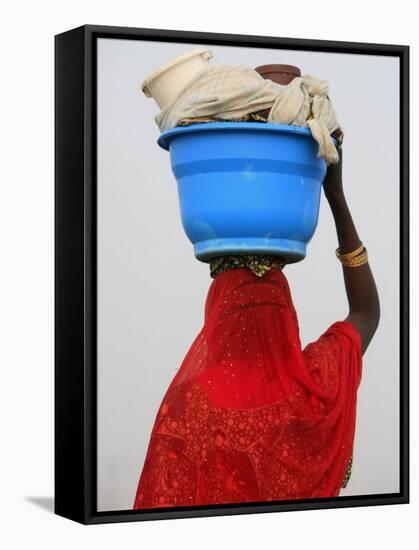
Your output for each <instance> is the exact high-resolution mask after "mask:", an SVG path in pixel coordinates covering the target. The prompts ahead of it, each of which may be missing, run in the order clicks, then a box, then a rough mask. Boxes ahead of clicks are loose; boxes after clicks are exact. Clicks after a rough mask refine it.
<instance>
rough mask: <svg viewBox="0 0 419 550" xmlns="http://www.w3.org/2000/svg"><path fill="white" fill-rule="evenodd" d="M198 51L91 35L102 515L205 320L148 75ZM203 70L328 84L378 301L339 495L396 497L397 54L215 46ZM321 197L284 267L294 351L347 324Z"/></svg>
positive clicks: (201, 283)
mask: <svg viewBox="0 0 419 550" xmlns="http://www.w3.org/2000/svg"><path fill="white" fill-rule="evenodd" d="M200 45H201V44H195V45H194V44H167V43H164V42H157V43H156V42H146V41H144V42H143V41H132V40H113V39H112V40H110V39H101V40H100V42H99V48H98V289H99V294H98V428H99V434H98V506H99V509H100V510H117V509H127V508H131V507H132V504H133V499H134V495H135V491H136V487H137V483H138V478H139V474H140V471H141V468H142V465H143V461H144V457H145V452H146V450H147V445H148V441H149V435H150V430H151V427H152V424H153V422H154V417H155V414H156V411H157V408H158V406H159V404H160V401H161V398H162V396H163V393H164V392H165V390H166V388H167V386H168V384H169V382H170V380H171V379H172V377H173V376H174V374H175V372H176V370H177V369H178V368H179V366H180V363H181V361H182V359H183V357H184V355H185V354H186V352H187V350H188V348H189V346H190V344H191V343H192V340H193V338H194V337H195V335H196V333H197V332H198V331H199V329H200V328H201V326H202V322H203V304H204V299H205V296H206V292H207V289H208V286H209V284H210V282H211V279H210V277H209V269H208V266H207V265H206V264H202V263H199V262H198V261H196V260H195V259H194V256H193V251H192V245H191V244H190V243H189V241H188V240H187V238H186V236H185V235H184V233H183V229H182V227H181V222H180V215H179V207H178V200H177V190H176V181H175V179H174V176H173V175H172V173H171V169H170V161H169V155H168V153H167V152H166V151H163V150H162V149H160V148H159V147H158V146H157V144H156V139H157V138H158V136H159V130H158V127H157V125H156V124H155V122H154V115H155V114H156V113H157V112H158V107H157V105H156V104H155V103H154V101H153V100H152V99H147V98H145V96H143V95H142V93H141V91H140V84H141V82H142V81H143V79H144V78H145V77H146V76H148V74H149V73H151V72H152V71H153V70H154V69H156V68H157V67H159V66H160V65H161V64H163V63H165V62H167V61H168V60H170V59H172V58H173V57H175V56H176V55H179V54H181V53H183V52H185V51H188V50H191V49H193V48H195V47H197V46H200ZM210 48H211V50H212V52H213V54H214V59H213V60H212V61H211V62H212V63H243V64H247V65H250V66H252V67H256V66H257V65H261V64H265V63H287V64H294V65H297V66H299V67H300V68H301V69H302V71H303V73H305V74H314V75H316V76H318V77H320V78H324V79H327V80H328V81H329V84H330V94H331V98H332V100H333V102H334V105H335V108H336V111H337V113H338V117H339V120H340V122H341V124H342V126H343V128H344V130H345V142H344V187H345V190H346V195H347V198H348V203H349V206H350V209H351V211H352V214H353V218H354V221H355V223H356V225H357V229H358V232H359V235H360V237H361V239H362V240H363V242H364V243H365V245H366V246H367V248H368V251H369V255H370V264H371V267H372V269H373V272H374V275H375V278H376V283H377V286H378V290H379V293H380V299H381V308H382V316H381V322H380V326H379V329H378V331H377V333H376V336H375V338H374V340H373V341H372V343H371V344H370V347H369V349H368V350H367V352H366V354H365V355H364V366H363V369H364V370H363V381H362V384H361V387H360V391H359V405H358V421H357V432H356V440H355V450H354V465H353V472H352V478H351V481H350V483H349V485H348V487H347V489H345V490H343V491H342V492H341V494H342V495H360V494H374V493H391V492H397V491H398V490H399V484H398V480H399V463H398V457H399V431H398V426H399V414H398V411H399V400H398V395H399V336H398V330H399V298H398V292H399V227H398V224H399V158H398V147H399V142H398V131H399V130H398V128H399V118H398V108H399V107H398V106H399V89H398V82H399V81H398V78H399V66H398V60H397V59H396V58H390V57H376V56H360V55H343V54H325V53H310V52H295V51H278V50H266V49H254V48H236V47H213V46H210ZM336 247H337V238H336V232H335V227H334V223H333V218H332V215H331V212H330V210H329V207H328V204H327V201H326V200H325V199H324V197H322V202H321V208H320V219H319V224H318V227H317V231H316V234H315V236H314V238H313V239H312V241H311V243H310V245H309V248H308V255H307V258H306V259H305V260H304V261H303V262H301V263H299V264H295V265H292V266H289V267H287V268H286V269H285V271H284V272H285V274H286V276H287V278H288V280H289V283H290V287H291V291H292V294H293V298H294V303H295V305H296V309H297V312H298V315H299V322H300V329H301V338H302V342H303V344H306V343H308V342H309V341H311V340H314V339H317V338H318V336H319V335H320V334H321V332H323V331H324V330H325V329H326V328H327V327H328V326H329V325H330V324H331V323H332V322H334V321H336V320H339V319H343V318H344V317H345V316H346V314H347V303H346V294H345V289H344V283H343V277H342V270H341V266H340V264H339V263H338V261H337V260H336V258H335V255H334V251H335V248H336Z"/></svg>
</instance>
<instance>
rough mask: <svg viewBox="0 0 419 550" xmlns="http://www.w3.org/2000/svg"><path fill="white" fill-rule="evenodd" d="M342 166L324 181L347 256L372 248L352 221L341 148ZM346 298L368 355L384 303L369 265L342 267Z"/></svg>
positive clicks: (332, 169)
mask: <svg viewBox="0 0 419 550" xmlns="http://www.w3.org/2000/svg"><path fill="white" fill-rule="evenodd" d="M339 157H340V160H339V163H338V164H331V165H329V167H328V171H327V174H326V177H325V180H324V182H323V190H324V192H325V195H326V198H327V200H328V202H329V205H330V208H331V210H332V213H333V217H334V220H335V224H336V232H337V237H338V242H339V249H340V250H339V251H340V253H341V254H346V253H348V252H351V251H353V250H355V249H357V248H358V247H359V246H360V245H361V244H364V245H365V248H366V249H368V243H362V242H361V240H360V238H359V236H358V233H357V230H356V228H355V224H354V222H353V220H352V216H351V213H350V211H349V208H348V205H347V202H346V198H345V195H344V192H343V185H342V149H341V148H340V149H339ZM342 269H343V278H344V281H345V288H346V295H347V297H348V304H349V315H348V316H347V317H346V319H345V321H350V322H351V323H352V324H353V325H354V326H355V327H356V328H357V329H358V332H359V334H360V335H361V339H362V353H363V354H364V353H365V351H366V349H367V347H368V345H369V343H370V342H371V339H372V337H373V336H374V334H375V331H376V330H377V327H378V323H379V320H380V302H379V298H378V292H377V287H376V285H375V281H374V277H373V274H372V271H371V268H370V265H369V263H368V262H367V263H364V264H363V265H359V266H357V267H349V266H345V265H342Z"/></svg>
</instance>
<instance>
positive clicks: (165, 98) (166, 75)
mask: <svg viewBox="0 0 419 550" xmlns="http://www.w3.org/2000/svg"><path fill="white" fill-rule="evenodd" d="M211 58H212V53H211V51H210V50H208V48H198V49H196V50H192V51H190V52H186V53H184V54H182V55H179V56H178V57H175V59H172V60H171V61H169V62H168V63H166V64H165V65H162V66H161V67H159V68H158V69H157V70H156V71H154V72H153V73H152V74H151V75H149V76H148V77H147V78H146V79H145V80H144V82H143V83H142V85H141V90H142V91H143V93H144V94H145V95H146V96H147V97H152V98H153V99H154V100H155V101H156V103H157V105H158V106H159V107H160V109H164V108H165V107H166V106H168V105H170V103H172V102H173V101H174V100H175V99H176V97H177V96H178V95H179V93H180V92H181V91H182V90H183V88H184V87H185V86H186V85H187V84H188V82H190V81H191V80H192V79H193V77H194V76H195V75H196V74H198V73H199V71H201V70H202V69H203V68H204V67H205V65H206V64H207V63H208V61H209V60H210V59H211Z"/></svg>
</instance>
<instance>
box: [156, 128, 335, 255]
mask: <svg viewBox="0 0 419 550" xmlns="http://www.w3.org/2000/svg"><path fill="white" fill-rule="evenodd" d="M158 144H159V145H160V146H161V147H162V148H163V149H166V150H169V151H170V159H171V166H172V170H173V173H174V175H175V177H176V179H177V184H178V193H179V203H180V212H181V218H182V224H183V227H184V230H185V232H186V234H187V236H188V237H189V239H190V241H191V242H192V243H193V245H194V251H195V256H196V258H197V259H198V260H201V261H204V262H208V261H210V260H211V258H214V257H217V256H224V255H228V254H260V253H263V254H275V255H280V256H282V257H283V258H284V259H285V260H286V261H287V262H288V263H293V262H298V261H300V260H302V259H303V258H304V257H305V255H306V249H307V243H308V242H309V241H310V239H311V238H312V236H313V234H314V232H315V229H316V226H317V221H318V216H319V206H320V193H321V185H322V182H323V179H324V176H325V174H326V170H327V164H326V161H325V160H324V159H321V158H318V157H317V152H318V144H317V143H316V141H315V140H314V138H313V137H312V135H311V133H310V130H309V129H307V128H300V127H297V126H286V125H278V124H268V123H264V122H210V123H201V124H194V125H191V126H183V127H177V128H173V129H171V130H168V131H167V132H164V133H163V134H162V135H161V136H160V138H159V139H158Z"/></svg>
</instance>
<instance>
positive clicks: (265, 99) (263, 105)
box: [155, 64, 340, 164]
mask: <svg viewBox="0 0 419 550" xmlns="http://www.w3.org/2000/svg"><path fill="white" fill-rule="evenodd" d="M328 91H329V85H328V83H327V81H326V80H319V79H317V78H316V77H314V76H311V75H304V76H302V77H297V78H295V79H294V80H293V81H292V82H291V83H290V84H288V85H286V86H283V85H281V84H276V83H275V82H273V81H271V80H265V79H264V78H263V77H262V76H261V75H260V74H259V73H257V72H256V71H255V70H253V69H252V68H251V67H247V66H246V65H217V64H212V65H208V66H206V67H205V68H204V69H202V70H201V71H200V72H199V73H198V74H197V75H196V76H195V77H194V78H193V79H192V80H191V81H190V82H189V83H188V85H187V86H185V88H184V89H183V90H182V91H181V92H180V94H179V95H178V96H177V97H176V99H175V100H174V101H173V102H172V103H171V104H170V105H168V106H167V107H166V108H165V109H163V110H162V111H161V112H160V113H159V114H158V115H156V117H155V121H156V123H157V124H158V126H159V128H160V130H161V131H162V132H164V131H166V130H169V129H170V128H173V127H175V126H176V125H177V124H178V123H179V121H180V120H181V119H183V118H192V117H193V118H196V117H213V118H216V119H220V120H232V119H235V118H240V117H242V116H244V115H247V114H249V113H253V112H255V111H261V110H264V109H269V108H270V109H271V110H270V113H269V116H268V122H271V123H274V124H290V125H294V126H302V127H306V128H310V130H311V133H312V135H313V137H314V139H315V140H316V141H317V142H318V144H319V154H318V155H319V157H322V158H324V159H325V160H326V161H327V163H328V164H330V163H336V162H338V161H339V155H338V152H337V150H336V147H335V145H334V143H333V140H332V138H331V137H330V134H331V133H332V132H334V131H335V130H336V129H338V128H340V124H339V123H338V120H337V117H336V113H335V111H334V108H333V105H332V102H331V101H330V99H329V97H328V95H327V94H328Z"/></svg>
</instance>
